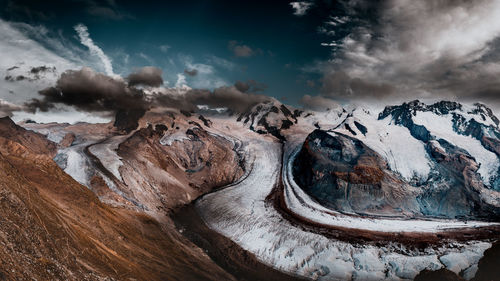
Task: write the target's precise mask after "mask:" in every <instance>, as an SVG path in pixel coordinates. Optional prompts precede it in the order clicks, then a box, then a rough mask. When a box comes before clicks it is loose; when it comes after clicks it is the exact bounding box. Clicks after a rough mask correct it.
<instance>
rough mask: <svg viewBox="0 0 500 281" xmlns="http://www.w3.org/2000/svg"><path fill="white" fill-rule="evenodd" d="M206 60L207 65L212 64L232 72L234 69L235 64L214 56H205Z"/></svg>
mask: <svg viewBox="0 0 500 281" xmlns="http://www.w3.org/2000/svg"><path fill="white" fill-rule="evenodd" d="M206 60H207V63H208V64H213V65H216V66H219V67H222V68H225V69H227V70H233V69H234V68H236V64H235V63H233V62H231V61H228V60H226V59H223V58H220V57H217V56H214V55H210V56H207V58H206Z"/></svg>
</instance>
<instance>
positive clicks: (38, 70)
mask: <svg viewBox="0 0 500 281" xmlns="http://www.w3.org/2000/svg"><path fill="white" fill-rule="evenodd" d="M54 71H56V67H55V66H53V67H50V66H45V65H41V66H36V67H32V68H31V69H30V73H31V74H39V73H43V72H54Z"/></svg>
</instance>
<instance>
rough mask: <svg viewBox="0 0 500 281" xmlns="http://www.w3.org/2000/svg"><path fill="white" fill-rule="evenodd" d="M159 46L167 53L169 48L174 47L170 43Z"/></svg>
mask: <svg viewBox="0 0 500 281" xmlns="http://www.w3.org/2000/svg"><path fill="white" fill-rule="evenodd" d="M158 48H160V51H162V52H163V53H166V52H168V50H169V49H170V48H172V47H171V46H170V45H161V46H160V47H158Z"/></svg>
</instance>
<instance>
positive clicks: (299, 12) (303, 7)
mask: <svg viewBox="0 0 500 281" xmlns="http://www.w3.org/2000/svg"><path fill="white" fill-rule="evenodd" d="M290 6H292V8H293V9H294V12H293V14H294V15H296V16H299V17H300V16H303V15H305V14H306V13H307V10H309V8H311V6H312V3H310V2H303V1H300V2H291V3H290Z"/></svg>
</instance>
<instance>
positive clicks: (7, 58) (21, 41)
mask: <svg viewBox="0 0 500 281" xmlns="http://www.w3.org/2000/svg"><path fill="white" fill-rule="evenodd" d="M44 32H46V31H44V28H43V27H38V28H36V27H32V26H29V25H27V24H19V23H15V24H13V23H11V22H7V21H4V20H1V19H0V34H2V39H1V40H0V54H2V56H1V59H0V99H4V100H6V101H9V102H12V103H16V104H22V103H24V102H25V101H27V100H28V99H31V98H34V97H36V96H37V95H38V91H39V90H41V89H43V88H45V87H48V86H51V85H52V84H53V83H54V82H55V81H56V80H57V76H58V73H61V72H63V71H64V70H67V69H72V68H77V67H78V64H77V62H74V61H73V60H70V59H68V58H65V57H62V56H61V55H60V54H65V55H73V56H74V57H73V59H74V60H76V61H78V59H77V54H75V53H74V52H72V51H71V50H67V49H64V48H63V46H62V45H57V44H55V43H54V42H55V40H54V39H51V38H49V37H48V36H47V34H46V33H44ZM27 33H29V34H30V35H33V34H34V33H37V34H38V35H37V37H38V38H40V39H46V40H45V41H44V42H47V41H50V40H52V41H53V42H52V43H50V44H49V45H51V46H53V47H54V49H55V50H54V51H52V50H49V49H48V48H47V47H45V46H44V45H42V44H41V43H39V42H37V41H35V40H33V39H31V38H30V37H28V35H27ZM13 66H16V67H17V68H15V69H11V68H12V67H13ZM38 66H47V67H56V71H55V72H53V73H52V72H51V73H47V75H45V76H44V77H43V79H40V80H35V81H15V82H10V81H6V80H5V79H4V77H5V76H7V75H11V76H19V75H23V76H28V75H29V72H30V70H31V68H32V67H38ZM8 69H11V70H8Z"/></svg>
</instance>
